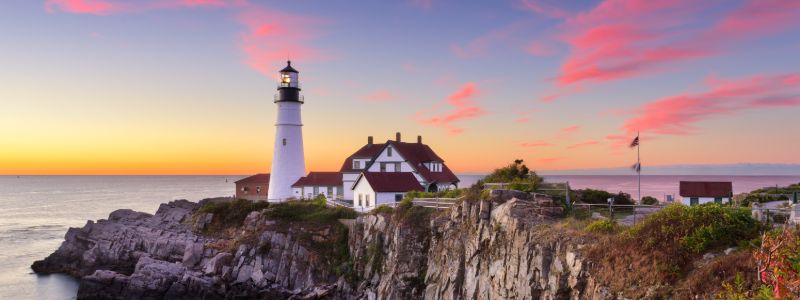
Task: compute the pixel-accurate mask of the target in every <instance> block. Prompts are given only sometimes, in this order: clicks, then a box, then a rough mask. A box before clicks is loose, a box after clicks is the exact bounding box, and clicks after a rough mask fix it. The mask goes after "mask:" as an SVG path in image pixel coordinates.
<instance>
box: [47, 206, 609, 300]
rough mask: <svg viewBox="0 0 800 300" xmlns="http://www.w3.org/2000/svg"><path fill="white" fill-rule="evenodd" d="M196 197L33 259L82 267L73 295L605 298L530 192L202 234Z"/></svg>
mask: <svg viewBox="0 0 800 300" xmlns="http://www.w3.org/2000/svg"><path fill="white" fill-rule="evenodd" d="M199 206H200V205H198V204H196V203H192V202H188V201H174V202H170V203H168V204H162V205H161V207H160V208H159V209H158V211H157V212H156V214H155V215H149V214H144V213H138V212H133V211H130V210H118V211H115V212H113V213H112V214H111V215H110V216H109V218H108V220H100V221H98V222H96V223H95V222H91V221H90V222H88V223H87V224H86V226H84V227H83V228H71V229H70V230H69V231H68V232H67V234H66V236H65V241H64V242H63V244H62V245H61V247H60V248H59V249H58V250H57V251H56V252H55V253H53V254H51V255H50V256H49V257H47V258H46V259H44V260H42V261H37V262H35V263H34V264H33V266H32V268H33V269H34V271H36V272H39V273H50V272H63V273H69V274H72V275H73V276H76V277H79V278H81V284H80V289H79V295H78V297H79V298H81V299H200V298H203V299H234V298H235V299H288V298H291V299H605V298H613V297H611V295H609V294H608V293H607V292H606V291H605V289H603V288H602V287H599V286H598V285H597V284H596V283H595V282H594V281H593V280H592V277H591V276H590V274H589V273H588V272H587V263H586V262H585V261H584V260H583V259H582V258H581V257H582V256H581V249H582V247H583V245H585V244H586V243H587V241H586V240H584V238H581V237H576V235H571V234H564V230H561V229H559V228H557V227H553V226H551V225H552V224H553V218H551V217H549V215H551V214H553V211H552V210H543V208H542V207H541V206H540V205H538V204H537V203H536V202H535V201H532V200H527V199H517V198H514V197H495V199H494V200H482V201H463V202H462V203H460V204H459V205H456V206H454V207H453V208H451V209H450V210H447V211H441V212H435V211H431V210H428V209H423V208H419V207H409V208H399V209H396V210H395V211H394V212H392V213H382V214H370V215H362V216H359V217H358V218H356V219H352V220H341V224H344V226H342V225H341V224H339V223H337V224H333V225H331V224H327V223H314V222H312V221H298V222H286V221H285V219H281V220H277V219H276V218H275V216H276V215H277V214H275V213H270V212H271V210H272V209H274V208H272V207H269V208H266V209H264V210H260V211H253V212H251V213H250V214H248V215H247V218H246V219H245V220H244V222H242V224H241V225H240V226H234V227H233V228H232V229H231V232H232V234H230V235H227V236H218V235H217V236H215V235H209V234H206V233H202V234H201V232H204V230H203V229H204V228H205V227H207V226H209V224H210V223H211V221H212V220H213V219H214V216H213V215H212V214H209V213H201V212H199V211H198V208H199ZM303 220H305V219H303ZM309 220H310V219H309ZM340 227H341V228H340ZM342 229H346V231H342ZM342 233H343V234H344V237H345V238H346V242H345V244H344V245H340V244H341V240H340V239H337V236H340V235H341V234H342ZM340 246H343V247H345V250H344V252H345V256H344V257H343V256H342V255H340V252H341V251H337V250H336V249H337V247H340Z"/></svg>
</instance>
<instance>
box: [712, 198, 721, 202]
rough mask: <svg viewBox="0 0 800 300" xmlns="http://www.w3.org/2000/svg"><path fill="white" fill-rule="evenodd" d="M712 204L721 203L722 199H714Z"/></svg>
mask: <svg viewBox="0 0 800 300" xmlns="http://www.w3.org/2000/svg"><path fill="white" fill-rule="evenodd" d="M714 203H722V197H716V198H714Z"/></svg>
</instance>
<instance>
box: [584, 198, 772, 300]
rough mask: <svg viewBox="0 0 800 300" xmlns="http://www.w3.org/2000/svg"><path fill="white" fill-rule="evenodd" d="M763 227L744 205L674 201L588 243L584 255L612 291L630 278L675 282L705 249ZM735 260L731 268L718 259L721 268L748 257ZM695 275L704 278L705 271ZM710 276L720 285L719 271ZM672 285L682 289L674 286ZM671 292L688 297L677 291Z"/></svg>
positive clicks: (729, 242)
mask: <svg viewBox="0 0 800 300" xmlns="http://www.w3.org/2000/svg"><path fill="white" fill-rule="evenodd" d="M762 228H763V225H762V224H760V223H759V222H757V221H756V220H754V219H753V218H752V217H751V216H750V212H749V210H747V209H736V208H731V207H723V206H721V205H719V204H715V203H710V204H703V205H696V206H691V207H690V206H686V205H681V204H672V205H669V206H666V207H664V208H663V209H661V210H660V211H658V212H656V213H653V214H651V215H649V216H647V217H645V218H644V219H643V220H642V221H641V222H638V223H637V224H636V225H634V226H633V227H630V228H627V229H623V230H621V231H620V233H619V234H616V235H609V236H608V238H607V239H605V240H600V241H599V242H598V243H596V244H595V245H592V246H591V247H590V248H589V250H588V251H587V259H589V260H591V261H594V262H596V263H597V265H596V268H595V270H594V272H593V274H597V275H596V276H597V279H598V280H599V281H601V282H605V283H606V284H607V286H608V287H609V288H611V290H612V291H613V292H619V291H623V290H625V289H626V288H628V287H630V285H631V283H632V282H636V283H637V284H638V285H639V286H643V285H662V286H663V285H667V286H674V284H676V283H677V281H678V280H679V279H681V278H684V277H685V276H686V275H687V274H690V270H692V269H693V268H694V266H695V264H694V262H695V261H696V260H697V259H699V258H700V256H701V254H702V253H703V252H705V251H709V250H721V249H722V248H724V247H729V246H736V245H737V244H739V242H740V241H743V240H751V239H753V238H755V237H757V236H758V233H759V231H760V230H761V229H762ZM736 263H737V264H740V265H738V266H733V265H731V266H730V267H729V268H723V266H722V265H720V266H719V269H720V270H742V269H747V268H746V267H744V265H741V264H744V263H747V262H745V261H736ZM621 274H624V276H622V275H621ZM729 275H731V276H732V275H734V274H729ZM698 278H701V280H702V279H703V278H708V277H707V276H706V277H703V276H700V277H698ZM709 280H716V281H717V283H714V284H713V285H712V286H713V287H715V288H719V287H720V284H721V282H720V281H719V280H720V277H715V279H709ZM672 291H673V292H678V291H681V290H680V288H676V289H673V290H672ZM644 292H645V291H644V290H637V291H632V292H631V294H627V292H626V296H629V297H632V298H640V297H644ZM683 292H687V291H686V290H683ZM694 292H697V293H709V292H710V293H714V292H716V291H713V290H701V291H694ZM639 293H640V294H639ZM673 297H674V298H676V299H687V297H683V296H681V295H678V296H675V295H673ZM691 297H694V296H691ZM656 298H659V297H656ZM662 298H670V297H667V296H664V297H662Z"/></svg>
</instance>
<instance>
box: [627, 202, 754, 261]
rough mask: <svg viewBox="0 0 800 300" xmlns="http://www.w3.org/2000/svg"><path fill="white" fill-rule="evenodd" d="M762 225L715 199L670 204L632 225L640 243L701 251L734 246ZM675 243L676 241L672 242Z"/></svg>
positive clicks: (741, 211)
mask: <svg viewBox="0 0 800 300" xmlns="http://www.w3.org/2000/svg"><path fill="white" fill-rule="evenodd" d="M761 228H762V225H761V224H760V223H758V221H756V220H755V219H753V218H752V217H751V216H750V211H749V210H747V209H740V208H728V207H723V206H721V205H719V204H716V203H709V204H703V205H695V206H685V205H681V204H673V205H669V206H667V207H665V208H664V209H662V210H660V211H659V212H656V213H654V214H652V215H650V216H649V217H647V218H645V219H644V220H643V221H642V222H641V223H639V224H637V225H636V226H634V227H633V228H632V231H631V233H632V235H631V236H633V237H635V238H637V239H639V240H640V242H641V243H642V245H643V246H645V247H649V248H651V249H652V248H663V247H664V246H680V247H682V248H683V249H685V250H688V251H690V252H694V253H700V252H703V251H706V250H708V249H710V248H714V247H723V246H735V245H736V244H737V243H738V242H739V241H740V240H742V239H752V238H754V237H755V236H757V235H758V232H759V230H760V229H761ZM676 242H677V243H678V244H675V243H676Z"/></svg>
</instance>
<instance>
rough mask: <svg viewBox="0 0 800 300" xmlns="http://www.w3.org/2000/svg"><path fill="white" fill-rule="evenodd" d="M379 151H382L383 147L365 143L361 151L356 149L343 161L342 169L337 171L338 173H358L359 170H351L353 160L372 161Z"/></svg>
mask: <svg viewBox="0 0 800 300" xmlns="http://www.w3.org/2000/svg"><path fill="white" fill-rule="evenodd" d="M381 149H383V145H378V144H372V143H367V144H366V145H364V146H363V147H361V149H358V151H356V152H355V153H353V154H352V155H350V156H348V157H347V159H345V160H344V164H342V168H341V169H339V171H340V172H360V171H361V170H357V169H353V158H369V159H372V158H373V157H375V155H378V153H380V151H381Z"/></svg>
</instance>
